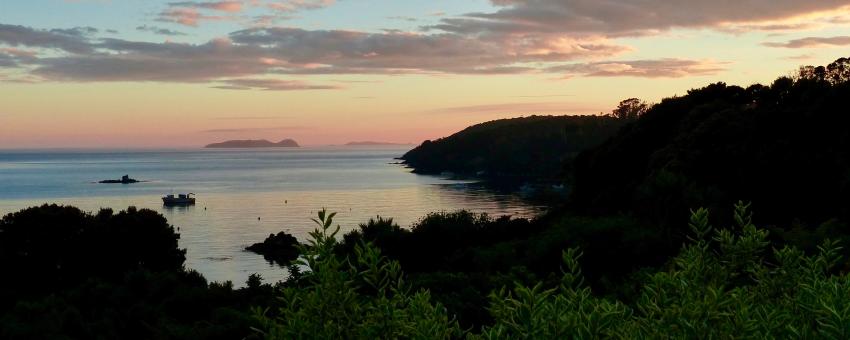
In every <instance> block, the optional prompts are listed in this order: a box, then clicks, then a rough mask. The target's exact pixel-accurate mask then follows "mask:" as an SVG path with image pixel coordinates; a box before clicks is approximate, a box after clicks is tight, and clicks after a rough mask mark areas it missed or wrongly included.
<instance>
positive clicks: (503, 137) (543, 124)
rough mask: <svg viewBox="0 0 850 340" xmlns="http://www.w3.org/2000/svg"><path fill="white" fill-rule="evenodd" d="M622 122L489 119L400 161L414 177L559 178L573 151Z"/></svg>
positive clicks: (608, 133)
mask: <svg viewBox="0 0 850 340" xmlns="http://www.w3.org/2000/svg"><path fill="white" fill-rule="evenodd" d="M626 121H628V119H618V118H614V117H608V116H530V117H523V118H513V119H501V120H494V121H490V122H486V123H481V124H477V125H473V126H470V127H468V128H466V129H464V130H463V131H460V132H458V133H455V134H453V135H451V136H449V137H446V138H441V139H438V140H435V141H425V142H424V143H422V145H420V146H419V147H417V148H415V149H413V150H411V151H409V152H408V153H406V154H405V155H404V156H402V157H401V158H402V159H403V160H404V162H405V163H406V164H407V165H409V166H411V167H412V168H414V170H415V171H416V172H418V173H441V172H453V173H456V174H461V175H477V176H479V177H488V178H504V177H526V178H530V177H538V178H539V177H543V178H550V177H556V176H561V175H563V174H564V172H563V170H564V166H565V165H566V166H569V164H571V161H572V159H573V158H574V157H575V156H576V155H577V154H578V153H579V152H581V151H584V150H586V149H588V148H590V147H593V146H596V145H598V144H600V143H602V142H603V141H605V140H606V139H607V138H608V137H610V136H612V135H613V134H614V133H616V131H617V130H618V129H619V128H620V127H621V126H622V125H623V124H624V122H626Z"/></svg>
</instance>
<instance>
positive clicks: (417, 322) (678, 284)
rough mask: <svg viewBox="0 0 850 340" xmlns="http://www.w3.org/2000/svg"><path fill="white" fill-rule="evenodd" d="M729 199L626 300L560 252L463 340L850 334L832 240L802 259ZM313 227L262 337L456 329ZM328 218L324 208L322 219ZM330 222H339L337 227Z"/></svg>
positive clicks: (396, 277) (391, 266)
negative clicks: (549, 270) (306, 270)
mask: <svg viewBox="0 0 850 340" xmlns="http://www.w3.org/2000/svg"><path fill="white" fill-rule="evenodd" d="M748 207H749V205H744V204H743V203H740V202H739V203H738V204H737V205H736V206H735V209H734V216H733V218H732V220H734V227H732V228H729V229H714V228H713V227H712V226H711V225H710V224H709V219H708V210H706V209H699V210H697V211H695V212H693V213H692V215H691V222H690V224H689V226H690V230H691V237H690V240H691V241H689V243H688V244H686V245H685V246H684V247H683V248H682V249H681V251H680V252H679V255H677V256H676V257H674V258H673V259H672V260H671V261H670V262H669V265H668V268H667V269H664V270H661V271H658V272H656V273H655V274H651V275H646V276H645V277H644V279H643V280H642V283H641V285H640V294H639V296H638V298H637V299H636V300H635V301H633V302H623V301H618V300H616V299H611V298H606V297H600V296H598V295H594V294H593V293H592V291H591V289H590V288H589V287H588V286H587V285H586V284H585V283H584V279H583V275H582V273H581V270H580V264H579V259H580V257H581V253H580V251H579V250H578V248H570V249H568V250H567V251H565V252H563V256H562V259H563V268H564V269H563V275H562V277H561V278H560V280H559V282H558V283H557V284H555V285H553V286H552V287H547V284H546V283H536V284H533V285H523V284H516V285H515V286H514V287H513V288H512V289H507V288H502V289H500V290H498V291H495V292H493V293H492V294H491V296H490V308H489V311H490V313H491V315H492V318H493V323H492V324H491V325H488V326H486V327H484V328H483V329H482V330H481V331H480V332H477V331H475V330H471V331H467V332H465V333H466V334H464V335H465V336H467V337H469V338H487V339H504V338H532V339H564V338H629V339H632V338H730V337H741V338H823V339H846V338H847V337H850V280H848V277H847V275H845V274H834V273H833V270H834V268H835V266H836V264H838V263H839V262H840V261H841V260H842V259H841V257H840V255H839V252H838V250H839V248H840V247H838V246H837V245H836V244H835V242H832V241H829V240H826V241H825V242H824V243H823V245H822V246H821V247H820V248H819V252H818V253H817V254H815V255H812V256H807V255H805V254H804V253H803V252H802V251H800V250H798V249H796V248H793V247H782V248H772V251H771V247H770V246H771V244H770V242H769V241H768V238H767V236H768V232H767V231H766V230H763V229H759V228H757V227H755V226H754V225H753V223H752V217H751V214H750V213H749V211H748ZM323 214H324V213H322V215H320V221H319V222H320V224H321V226H322V229H319V230H317V231H316V232H314V233H313V234H312V237H313V241H312V243H311V244H312V247H310V248H308V249H307V250H306V253H307V254H308V255H307V256H306V257H305V262H304V264H305V265H308V266H310V267H311V268H313V271H311V272H310V274H308V275H307V276H306V277H305V279H306V281H305V282H306V284H305V285H304V286H302V287H301V288H300V289H295V288H289V289H286V290H284V292H283V293H282V299H283V301H284V307H282V308H281V310H280V314H279V315H280V316H279V317H278V318H269V317H266V316H264V314H263V312H262V311H258V316H259V318H260V319H261V320H262V322H263V327H262V331H263V332H264V334H265V335H266V336H267V337H268V338H305V337H306V338H341V337H344V338H398V337H413V338H447V337H452V336H459V335H461V333H462V332H461V331H460V330H459V328H458V327H457V325H456V324H455V323H454V322H452V321H451V320H450V319H449V318H448V317H447V315H446V314H445V311H444V309H443V308H442V307H441V306H440V305H439V304H436V305H435V304H432V303H430V302H429V299H428V294H427V292H422V291H420V292H418V293H414V294H411V293H409V291H408V290H407V288H406V285H405V284H404V279H403V276H402V274H401V272H400V269H399V266H398V264H397V263H395V262H393V261H386V260H385V259H383V258H382V257H381V256H380V254H379V253H378V251H377V250H376V249H375V248H373V247H372V246H371V245H369V244H365V245H361V246H358V247H357V252H356V254H357V256H355V258H352V259H351V261H349V258H348V257H343V258H340V257H339V256H337V255H334V252H333V249H332V248H333V244H334V243H335V239H334V234H335V231H334V232H329V230H330V220H331V219H330V218H324V215H323ZM331 217H332V215H331ZM337 230H338V229H337Z"/></svg>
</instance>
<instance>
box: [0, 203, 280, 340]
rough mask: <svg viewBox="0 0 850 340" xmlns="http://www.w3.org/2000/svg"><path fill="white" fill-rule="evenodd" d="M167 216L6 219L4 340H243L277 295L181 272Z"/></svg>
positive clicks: (54, 208) (1, 233) (1, 249)
mask: <svg viewBox="0 0 850 340" xmlns="http://www.w3.org/2000/svg"><path fill="white" fill-rule="evenodd" d="M178 237H179V235H178V234H176V233H175V232H174V228H172V227H171V226H170V225H169V224H168V222H167V221H166V220H165V218H164V217H163V216H162V215H160V214H158V213H156V212H153V211H151V210H144V209H142V210H137V209H134V208H129V209H127V210H126V211H121V212H119V213H113V211H112V210H109V209H105V210H101V211H100V212H98V213H97V214H90V213H86V212H83V211H81V210H79V209H77V208H74V207H66V206H58V205H43V206H40V207H33V208H28V209H24V210H21V211H19V212H16V213H12V214H8V215H6V216H4V217H3V218H2V220H0V266H2V267H3V274H4V275H3V280H0V338H2V339H188V338H191V339H240V338H245V337H249V336H254V335H255V333H253V332H252V331H251V330H250V328H251V327H252V326H256V320H255V319H254V318H252V317H251V314H250V307H251V306H257V305H262V306H270V305H274V304H275V303H276V300H275V299H274V298H273V296H274V288H273V287H272V286H270V285H268V284H261V283H260V282H258V281H259V277H256V276H255V277H253V281H252V282H249V287H248V288H243V289H239V290H236V289H233V286H232V284H231V283H229V282H225V283H207V281H206V280H205V279H204V278H203V276H201V275H200V274H198V273H197V272H193V271H186V270H184V268H183V263H184V260H185V257H184V254H185V251H184V250H181V249H179V248H178V245H177V239H178Z"/></svg>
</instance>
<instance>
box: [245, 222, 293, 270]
mask: <svg viewBox="0 0 850 340" xmlns="http://www.w3.org/2000/svg"><path fill="white" fill-rule="evenodd" d="M245 250H247V251H251V252H254V253H257V254H260V255H263V258H265V259H266V261H269V262H272V263H277V264H279V265H281V266H285V265H287V264H289V263H290V262H292V260H295V259H296V258H298V239H296V238H295V236H292V235H290V234H287V233H286V232H285V231H281V232H279V233H277V235H275V234H270V235H269V237H267V238H266V240H265V241H263V242H262V243H254V244H252V245H251V246H248V247H246V248H245Z"/></svg>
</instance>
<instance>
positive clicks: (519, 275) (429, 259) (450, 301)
mask: <svg viewBox="0 0 850 340" xmlns="http://www.w3.org/2000/svg"><path fill="white" fill-rule="evenodd" d="M650 231H651V228H648V227H645V226H643V225H641V224H639V223H638V222H637V221H635V220H634V219H631V218H627V217H623V216H614V217H601V218H585V217H576V216H571V215H569V214H551V215H549V216H543V217H541V218H539V219H535V220H526V219H513V218H510V217H506V216H505V217H500V218H491V217H489V216H487V215H479V214H473V213H470V212H467V211H458V212H451V213H446V212H443V213H431V214H429V215H427V216H426V217H424V218H423V219H422V220H420V221H419V222H418V223H416V224H414V225H413V226H412V228H411V229H409V230H408V229H402V228H399V227H398V226H397V225H395V224H393V223H392V220H391V219H383V218H378V219H372V220H370V221H369V222H368V223H364V224H361V225H360V227H359V228H358V229H357V230H354V231H352V232H350V233H348V234H346V235H345V236H344V237H343V241H342V242H341V243H340V244H339V246H338V247H337V252H338V253H339V254H341V255H348V256H353V254H354V249H355V248H356V246H357V245H358V244H361V243H362V242H369V243H371V244H373V245H375V246H376V247H378V249H380V250H381V253H382V254H383V255H385V256H387V257H388V258H390V259H393V260H398V261H399V263H400V264H401V266H402V267H403V268H406V269H405V272H407V273H408V274H409V275H410V281H411V282H412V283H413V285H414V286H415V287H417V288H425V289H428V290H429V291H430V293H431V295H432V297H433V298H434V300H435V301H438V302H440V303H442V304H443V305H445V306H446V307H447V308H448V310H449V312H450V313H451V315H454V316H456V317H457V318H458V320H459V321H460V323H461V325H462V326H464V327H473V326H481V325H485V324H488V323H489V322H490V316H489V314H488V312H487V310H486V308H485V306H486V304H485V302H486V301H487V295H488V294H489V293H490V292H491V291H493V290H494V289H498V288H501V287H502V286H506V285H507V286H510V285H512V284H513V282H515V281H517V282H524V283H529V284H533V283H534V282H537V281H539V280H556V279H557V278H556V277H555V276H553V273H557V272H558V271H559V270H560V266H561V252H562V251H563V250H564V249H565V248H566V247H571V246H580V247H582V249H585V257H584V258H583V259H582V263H583V264H584V265H585V267H587V268H588V270H587V272H586V274H587V276H588V279H589V280H590V282H591V283H592V284H593V285H594V286H595V287H596V288H597V289H598V290H599V291H600V292H603V293H610V294H621V295H628V294H631V293H632V292H630V291H628V287H623V286H622V285H621V283H622V282H623V281H624V279H625V278H627V277H629V276H630V275H632V274H633V273H634V271H635V270H637V269H638V268H641V267H646V266H655V265H659V264H661V263H663V261H664V260H665V259H666V258H667V257H668V256H669V255H672V254H674V253H675V251H671V250H668V249H666V248H664V247H660V246H659V241H658V238H657V237H656V236H655V235H654V234H652V233H651V232H650Z"/></svg>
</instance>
